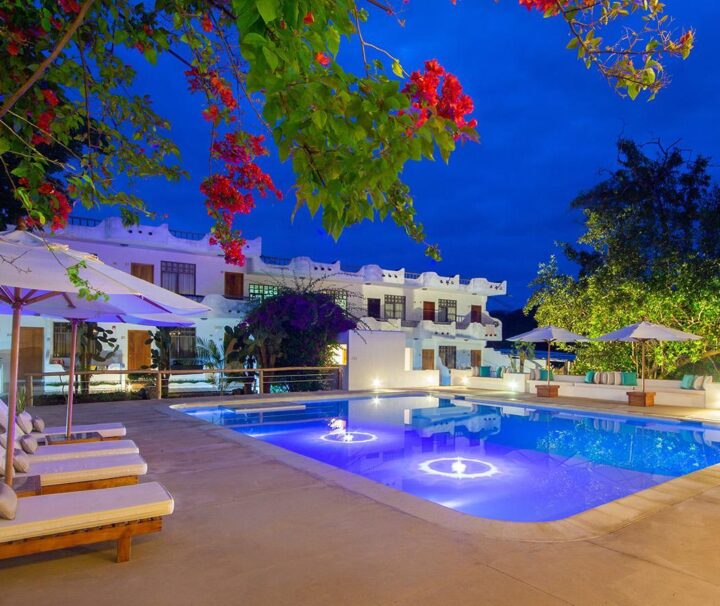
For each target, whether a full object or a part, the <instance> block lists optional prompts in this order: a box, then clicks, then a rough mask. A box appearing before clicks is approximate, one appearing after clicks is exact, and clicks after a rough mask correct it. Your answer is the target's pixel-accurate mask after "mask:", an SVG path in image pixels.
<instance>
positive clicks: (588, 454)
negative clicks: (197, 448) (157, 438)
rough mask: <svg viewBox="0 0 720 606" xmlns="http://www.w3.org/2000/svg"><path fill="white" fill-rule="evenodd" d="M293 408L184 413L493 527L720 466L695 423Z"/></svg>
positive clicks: (425, 406) (718, 446) (555, 515)
mask: <svg viewBox="0 0 720 606" xmlns="http://www.w3.org/2000/svg"><path fill="white" fill-rule="evenodd" d="M293 408H295V409H294V410H276V411H271V412H264V413H259V412H240V411H238V410H236V409H233V408H223V407H217V408H202V409H200V408H198V409H190V410H186V411H185V412H187V413H188V414H191V415H193V416H196V417H198V418H202V419H205V420H207V421H209V422H211V423H216V424H218V425H224V426H227V427H230V428H232V429H233V430H235V431H238V432H240V433H244V434H247V435H249V436H252V437H254V438H256V439H258V440H263V441H265V442H270V443H272V444H275V445H277V446H280V447H282V448H285V449H287V450H291V451H293V452H296V453H299V454H301V455H305V456H307V457H311V458H313V459H317V460H318V461H323V462H324V463H328V464H330V465H334V466H335V467H339V468H341V469H345V470H347V471H350V472H352V473H355V474H358V475H361V476H364V477H366V478H369V479H370V480H374V481H376V482H379V483H381V484H385V485H387V486H390V487H392V488H395V489H397V490H402V491H403V492H407V493H410V494H412V495H415V496H418V497H421V498H423V499H427V500H430V501H434V502H435V503H439V504H440V505H444V506H446V507H450V508H452V509H456V510H458V511H462V512H464V513H468V514H471V515H475V516H480V517H484V518H492V519H496V520H509V521H523V522H537V521H548V520H557V519H561V518H565V517H567V516H570V515H573V514H575V513H578V512H581V511H584V510H586V509H589V508H592V507H597V506H598V505H602V504H603V503H607V502H609V501H613V500H615V499H618V498H620V497H623V496H626V495H629V494H631V493H634V492H637V491H639V490H643V489H645V488H649V487H651V486H654V485H656V484H659V483H662V482H665V481H667V480H670V479H672V478H674V477H677V476H681V475H684V474H687V473H690V472H692V471H696V470H698V469H702V468H704V467H707V466H709V465H713V464H715V463H718V462H720V427H715V426H709V425H703V424H700V423H694V422H673V421H656V420H642V419H637V418H633V417H623V416H620V415H596V414H589V413H581V412H574V411H568V410H567V409H565V410H561V409H551V408H544V407H543V408H532V407H525V406H508V405H500V404H490V403H483V402H474V401H469V400H461V399H460V400H458V399H455V400H449V399H438V398H435V397H430V396H424V395H420V396H401V397H382V398H358V399H351V400H333V401H322V402H298V403H297V405H296V406H294V407H293ZM333 419H334V420H335V422H334V425H335V427H336V429H332V428H331V427H330V424H331V422H332V420H333ZM338 420H339V421H338ZM343 426H344V427H343ZM347 434H349V436H348V435H347Z"/></svg>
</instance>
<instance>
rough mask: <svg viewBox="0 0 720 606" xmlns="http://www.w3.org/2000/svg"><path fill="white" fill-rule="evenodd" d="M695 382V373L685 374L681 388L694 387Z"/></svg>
mask: <svg viewBox="0 0 720 606" xmlns="http://www.w3.org/2000/svg"><path fill="white" fill-rule="evenodd" d="M694 382H695V375H683V378H682V381H680V389H692V388H693V383H694Z"/></svg>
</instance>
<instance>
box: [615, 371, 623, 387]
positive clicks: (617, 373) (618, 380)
mask: <svg viewBox="0 0 720 606" xmlns="http://www.w3.org/2000/svg"><path fill="white" fill-rule="evenodd" d="M613 375H614V376H615V385H622V373H621V372H620V371H619V370H616V371H615V372H614V373H613Z"/></svg>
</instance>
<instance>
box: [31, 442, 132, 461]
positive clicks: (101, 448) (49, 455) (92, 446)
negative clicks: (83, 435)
mask: <svg viewBox="0 0 720 606" xmlns="http://www.w3.org/2000/svg"><path fill="white" fill-rule="evenodd" d="M139 452H140V449H139V448H138V447H137V445H136V444H135V442H133V441H132V440H107V441H105V442H80V443H78V444H57V445H53V446H40V447H39V448H38V449H37V450H36V451H35V454H34V455H33V457H32V462H33V463H35V462H40V461H60V460H62V459H78V458H82V457H101V456H107V455H120V454H137V453H139Z"/></svg>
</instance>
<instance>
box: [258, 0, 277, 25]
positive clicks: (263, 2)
mask: <svg viewBox="0 0 720 606" xmlns="http://www.w3.org/2000/svg"><path fill="white" fill-rule="evenodd" d="M255 6H257V9H258V12H259V13H260V16H261V17H262V18H263V21H265V23H270V22H271V21H275V19H277V1H276V0H256V1H255Z"/></svg>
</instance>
